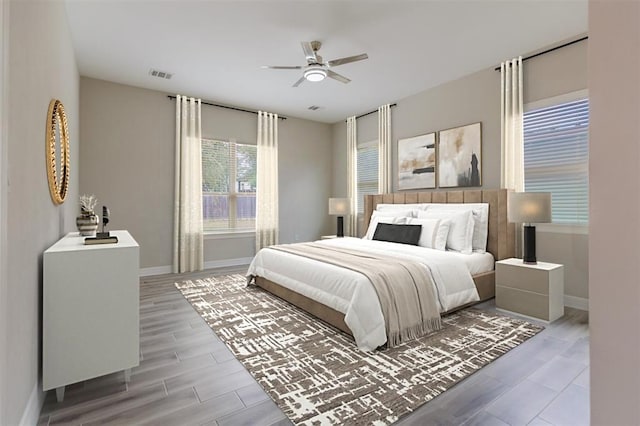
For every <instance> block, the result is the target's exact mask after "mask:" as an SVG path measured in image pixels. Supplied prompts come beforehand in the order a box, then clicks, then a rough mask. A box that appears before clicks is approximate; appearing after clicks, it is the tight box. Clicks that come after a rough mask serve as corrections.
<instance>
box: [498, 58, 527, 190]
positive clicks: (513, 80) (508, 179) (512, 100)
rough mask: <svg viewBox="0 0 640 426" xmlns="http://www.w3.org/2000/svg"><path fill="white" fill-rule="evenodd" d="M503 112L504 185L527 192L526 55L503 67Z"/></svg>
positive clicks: (501, 73) (501, 106)
mask: <svg viewBox="0 0 640 426" xmlns="http://www.w3.org/2000/svg"><path fill="white" fill-rule="evenodd" d="M500 76H501V84H500V86H501V89H502V90H501V92H502V93H501V98H500V109H501V112H502V116H501V124H502V137H501V148H502V150H501V153H502V156H501V160H502V172H501V176H500V186H501V187H502V188H507V189H513V190H514V191H516V192H522V191H524V136H523V124H522V116H523V107H522V56H519V57H517V58H515V59H512V60H510V61H505V62H503V63H502V64H501V65H500Z"/></svg>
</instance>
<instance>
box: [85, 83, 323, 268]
mask: <svg viewBox="0 0 640 426" xmlns="http://www.w3.org/2000/svg"><path fill="white" fill-rule="evenodd" d="M80 86H81V90H80V105H81V110H82V123H81V128H80V132H81V136H82V148H81V150H80V156H81V160H82V161H81V164H82V167H81V170H80V181H81V186H80V190H81V192H82V193H91V194H95V195H96V197H98V199H99V203H100V204H106V205H108V206H109V208H110V209H111V214H112V220H113V228H112V229H117V228H119V229H128V230H129V231H130V232H131V233H132V235H133V236H134V237H135V238H136V240H137V241H138V243H139V244H140V267H141V268H154V267H165V266H168V265H171V262H172V258H173V257H172V256H173V251H172V250H173V249H172V247H173V236H172V234H173V185H174V181H173V179H174V149H175V148H174V143H175V101H170V100H169V99H168V98H167V96H166V94H165V93H161V92H157V91H153V90H147V89H140V88H136V87H131V86H125V85H121V84H116V83H111V82H106V81H101V80H95V79H91V78H84V77H83V78H82V79H81V84H80ZM202 134H203V136H204V137H210V138H221V139H230V138H233V139H236V140H237V141H238V142H243V143H253V144H255V143H256V134H257V116H256V115H253V114H247V113H243V112H238V111H232V110H226V109H221V108H215V107H210V106H206V105H203V107H202ZM278 166H279V172H280V178H279V192H280V203H279V204H280V206H279V207H280V241H281V242H284V243H287V242H294V241H305V240H314V239H317V238H318V237H319V236H320V235H321V234H323V233H326V232H327V231H328V230H329V229H330V218H329V216H328V215H327V199H328V198H329V195H330V194H329V193H330V182H331V177H330V170H331V126H330V125H328V124H323V123H316V122H312V121H308V120H300V119H295V118H289V119H287V120H280V121H279V162H278ZM254 245H255V239H254V237H253V236H246V237H238V236H233V237H229V238H216V239H209V238H207V239H205V244H204V248H205V262H210V264H212V263H211V262H214V263H213V264H215V262H223V261H225V260H229V259H243V258H247V257H251V256H253V255H254V252H255V249H254Z"/></svg>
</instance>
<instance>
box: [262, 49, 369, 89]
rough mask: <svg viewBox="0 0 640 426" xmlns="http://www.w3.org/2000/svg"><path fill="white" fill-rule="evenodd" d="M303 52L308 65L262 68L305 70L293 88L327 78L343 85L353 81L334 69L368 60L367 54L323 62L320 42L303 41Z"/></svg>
mask: <svg viewBox="0 0 640 426" xmlns="http://www.w3.org/2000/svg"><path fill="white" fill-rule="evenodd" d="M301 44H302V50H303V51H304V56H305V57H306V58H307V65H306V66H303V65H298V66H266V65H265V66H263V67H262V68H270V69H274V70H304V72H303V74H302V77H300V79H299V80H298V81H296V82H295V83H294V84H293V87H298V86H299V85H300V83H302V82H303V81H305V80H308V81H313V82H316V81H322V80H324V79H325V78H326V77H329V78H333V79H334V80H338V81H339V82H341V83H345V84H346V83H349V82H350V81H351V80H350V79H348V78H347V77H345V76H343V75H340V74H338V73H336V72H334V71H332V70H331V68H333V67H337V66H338V65H344V64H348V63H350V62H356V61H362V60H364V59H367V58H368V57H369V56H367V54H366V53H362V54H360V55H354V56H347V57H346V58H340V59H334V60H332V61H327V62H323V61H322V56H320V55H318V50H320V47H321V46H322V43H320V42H319V41H311V42H309V41H303V42H302V43H301Z"/></svg>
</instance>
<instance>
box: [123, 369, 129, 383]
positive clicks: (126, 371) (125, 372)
mask: <svg viewBox="0 0 640 426" xmlns="http://www.w3.org/2000/svg"><path fill="white" fill-rule="evenodd" d="M124 381H125V383H129V382H130V381H131V369H130V368H127V369H126V370H124Z"/></svg>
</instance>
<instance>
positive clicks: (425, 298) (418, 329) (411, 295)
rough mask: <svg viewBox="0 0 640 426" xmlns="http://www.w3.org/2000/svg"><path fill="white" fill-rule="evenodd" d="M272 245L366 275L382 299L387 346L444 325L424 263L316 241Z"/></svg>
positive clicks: (274, 248)
mask: <svg viewBox="0 0 640 426" xmlns="http://www.w3.org/2000/svg"><path fill="white" fill-rule="evenodd" d="M269 248H270V249H272V250H279V251H283V252H286V253H291V254H294V255H297V256H304V257H307V258H310V259H314V260H319V261H321V262H326V263H330V264H332V265H335V266H339V267H342V268H346V269H350V270H352V271H355V272H359V273H361V274H363V275H364V276H366V277H367V278H368V279H369V281H371V284H373V287H374V289H375V290H376V293H377V294H378V299H379V300H380V306H381V308H382V314H383V316H384V319H385V325H386V332H387V346H388V347H395V346H398V345H399V344H401V343H402V342H406V341H407V340H411V339H415V338H417V337H420V336H424V335H425V334H428V333H430V332H432V331H436V330H439V329H440V328H442V325H441V322H440V312H439V311H438V306H437V303H436V296H435V292H434V286H433V283H432V281H431V277H430V276H429V274H428V273H427V271H426V269H425V267H424V265H421V264H419V263H417V262H412V261H409V260H403V259H398V258H395V257H391V256H383V255H377V254H372V253H368V252H364V251H360V250H351V249H345V248H337V247H329V246H325V245H323V244H317V243H297V244H281V245H277V246H271V247H269Z"/></svg>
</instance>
